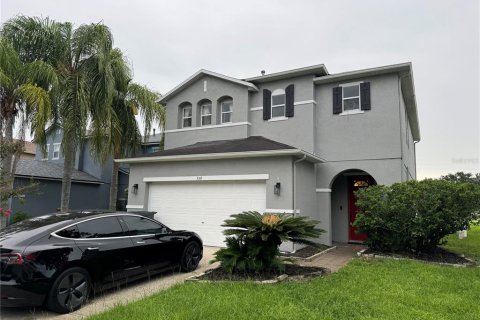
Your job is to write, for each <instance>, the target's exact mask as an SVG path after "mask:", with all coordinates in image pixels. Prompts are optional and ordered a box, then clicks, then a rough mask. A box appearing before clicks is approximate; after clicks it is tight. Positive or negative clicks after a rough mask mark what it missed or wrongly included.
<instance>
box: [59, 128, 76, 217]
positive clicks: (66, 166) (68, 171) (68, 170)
mask: <svg viewBox="0 0 480 320" xmlns="http://www.w3.org/2000/svg"><path fill="white" fill-rule="evenodd" d="M65 135H66V137H64V139H63V141H64V143H65V142H66V143H65V145H64V146H63V151H64V152H65V159H64V162H63V177H62V198H61V201H60V211H61V212H68V210H69V205H70V189H71V187H72V173H73V166H74V164H75V154H76V151H77V145H76V143H75V142H74V141H76V140H75V139H73V138H72V134H68V133H67V132H65Z"/></svg>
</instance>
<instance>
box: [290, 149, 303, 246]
mask: <svg viewBox="0 0 480 320" xmlns="http://www.w3.org/2000/svg"><path fill="white" fill-rule="evenodd" d="M306 158H307V155H306V154H304V155H303V157H302V158H300V159H298V160H295V161H293V165H292V166H293V170H292V171H293V186H292V209H293V210H292V211H293V216H294V217H295V213H296V210H297V209H296V205H297V188H296V187H295V186H296V185H297V163H299V162H302V161H304V160H305V159H306ZM295 251H296V250H295V243H293V252H295Z"/></svg>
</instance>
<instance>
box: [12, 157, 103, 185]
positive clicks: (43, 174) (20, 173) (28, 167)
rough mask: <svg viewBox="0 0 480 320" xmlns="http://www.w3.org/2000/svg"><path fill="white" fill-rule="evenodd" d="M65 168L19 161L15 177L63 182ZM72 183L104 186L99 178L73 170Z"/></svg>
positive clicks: (53, 164)
mask: <svg viewBox="0 0 480 320" xmlns="http://www.w3.org/2000/svg"><path fill="white" fill-rule="evenodd" d="M62 176H63V166H61V165H58V164H55V163H51V162H48V161H40V160H19V161H18V164H17V168H16V170H15V177H19V178H33V179H39V180H60V181H61V180H62ZM72 182H81V183H94V184H103V182H102V181H100V180H99V179H98V178H96V177H94V176H92V175H89V174H88V173H86V172H83V171H79V170H75V169H74V170H73V173H72Z"/></svg>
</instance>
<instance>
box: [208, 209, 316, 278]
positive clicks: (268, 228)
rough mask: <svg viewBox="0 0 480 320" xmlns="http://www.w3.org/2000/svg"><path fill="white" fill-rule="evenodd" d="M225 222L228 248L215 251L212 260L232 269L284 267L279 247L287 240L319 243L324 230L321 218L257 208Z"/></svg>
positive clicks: (261, 269) (255, 270) (267, 270)
mask: <svg viewBox="0 0 480 320" xmlns="http://www.w3.org/2000/svg"><path fill="white" fill-rule="evenodd" d="M231 217H232V219H228V220H225V223H224V224H223V226H224V227H227V228H228V229H226V230H225V231H224V234H225V235H227V236H228V237H227V239H226V240H225V242H226V244H227V247H226V248H224V249H220V250H218V251H217V252H216V253H215V259H214V260H212V262H215V261H219V262H220V265H221V267H222V268H223V269H224V270H225V271H227V272H229V273H232V272H235V271H242V272H257V273H259V272H269V271H275V270H282V269H283V264H282V263H281V261H280V259H279V256H280V250H279V246H280V244H281V243H282V242H284V241H291V242H294V243H303V244H308V245H314V246H315V245H316V243H315V242H313V241H312V240H310V239H315V238H318V237H319V236H320V234H321V233H322V232H323V230H322V229H319V228H317V227H316V225H317V224H318V221H315V220H311V219H309V218H308V217H293V216H290V215H276V214H260V213H258V212H255V211H249V212H242V213H239V214H234V215H232V216H231Z"/></svg>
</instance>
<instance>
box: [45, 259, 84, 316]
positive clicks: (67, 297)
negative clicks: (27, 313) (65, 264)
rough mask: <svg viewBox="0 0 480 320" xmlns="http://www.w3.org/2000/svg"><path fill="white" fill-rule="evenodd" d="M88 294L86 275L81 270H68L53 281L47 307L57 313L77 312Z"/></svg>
mask: <svg viewBox="0 0 480 320" xmlns="http://www.w3.org/2000/svg"><path fill="white" fill-rule="evenodd" d="M89 292H90V278H89V276H88V273H87V272H86V271H85V270H83V269H81V268H72V269H68V270H66V271H65V272H63V273H62V274H61V275H60V276H59V277H58V278H57V280H56V281H55V284H54V286H53V288H52V293H51V295H50V300H49V307H50V309H52V310H53V311H55V312H58V313H68V312H71V311H74V310H77V309H79V308H80V307H81V306H82V305H83V304H84V303H85V302H86V301H87V298H88V294H89Z"/></svg>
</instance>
